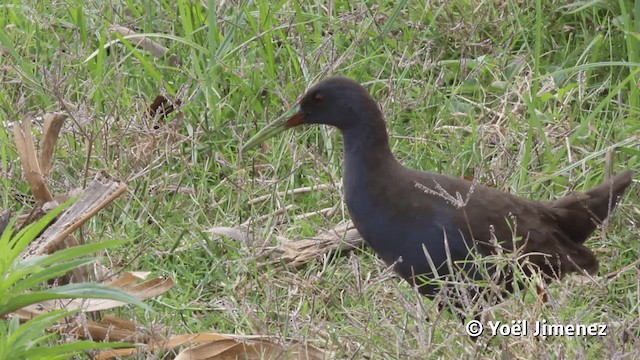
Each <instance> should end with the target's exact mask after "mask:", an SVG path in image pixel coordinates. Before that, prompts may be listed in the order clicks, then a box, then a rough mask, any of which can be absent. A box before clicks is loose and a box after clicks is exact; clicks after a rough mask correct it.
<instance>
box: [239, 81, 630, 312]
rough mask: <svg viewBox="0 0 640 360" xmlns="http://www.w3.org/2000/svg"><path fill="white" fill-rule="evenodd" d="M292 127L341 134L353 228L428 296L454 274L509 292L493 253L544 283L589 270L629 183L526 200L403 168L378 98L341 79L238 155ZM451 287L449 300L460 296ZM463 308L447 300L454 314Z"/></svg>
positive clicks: (621, 178)
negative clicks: (602, 228)
mask: <svg viewBox="0 0 640 360" xmlns="http://www.w3.org/2000/svg"><path fill="white" fill-rule="evenodd" d="M301 124H325V125H331V126H335V127H337V128H338V129H340V130H341V131H342V134H343V140H344V175H343V183H344V197H345V202H346V204H347V207H348V209H349V214H350V215H351V219H352V220H353V223H354V224H355V226H356V228H357V229H358V232H360V234H361V235H362V237H363V239H364V240H365V241H366V243H367V244H368V245H369V246H370V247H371V248H373V250H374V251H375V252H376V253H377V254H378V255H379V256H380V257H381V258H382V259H383V260H384V261H385V262H386V263H387V264H389V265H393V266H394V269H395V271H396V272H397V273H398V274H399V275H400V276H401V277H402V278H404V279H405V280H406V281H408V282H409V283H410V284H412V285H416V286H417V287H418V289H419V291H420V292H421V293H422V294H424V295H427V296H429V297H432V298H433V297H434V296H435V295H436V294H437V293H438V291H439V290H440V289H442V288H449V286H444V287H443V286H442V284H444V283H445V282H443V280H445V281H449V282H451V279H452V278H453V277H454V276H459V275H463V278H465V279H466V280H470V281H467V283H482V282H483V281H482V280H483V279H484V280H487V279H488V278H489V279H490V280H491V281H492V282H493V283H495V282H496V281H499V282H502V283H501V288H502V289H504V291H505V292H506V293H508V292H510V291H512V290H513V289H512V286H513V284H512V281H510V279H512V278H513V274H510V273H509V271H510V270H505V269H502V270H497V269H498V266H496V263H495V262H494V263H493V265H492V264H491V261H490V259H489V258H492V257H491V255H492V254H496V253H498V252H503V253H513V252H514V251H519V253H520V254H523V255H524V256H521V257H519V258H518V259H519V262H518V263H522V264H525V259H526V260H528V262H527V263H528V264H529V265H527V266H522V270H523V271H524V274H525V276H531V275H532V274H533V273H539V274H542V275H543V278H544V279H545V280H546V281H547V282H549V281H551V280H553V279H561V278H562V277H563V276H565V275H567V274H569V273H573V272H578V273H583V272H586V273H589V274H593V273H595V272H597V270H598V260H597V259H596V257H595V255H594V254H593V252H592V251H591V250H590V249H589V248H587V247H586V246H584V242H585V240H587V238H588V237H589V236H590V235H591V233H592V232H593V231H594V230H595V229H596V228H597V227H598V226H599V225H601V224H602V222H603V221H604V220H605V219H606V218H607V216H608V215H609V214H610V213H611V211H612V210H613V209H614V207H615V205H616V203H617V202H618V200H619V199H620V197H621V196H622V195H623V193H624V191H625V190H626V188H627V187H628V186H629V185H630V184H631V182H632V175H633V174H632V172H631V171H626V172H624V173H622V174H619V175H617V176H615V177H613V178H612V179H610V180H607V181H605V182H604V183H602V184H601V185H599V186H596V187H594V188H592V189H591V190H589V191H587V192H584V193H580V192H576V193H571V194H569V195H567V196H564V197H562V198H560V199H558V200H556V201H553V202H534V201H529V200H525V199H521V198H518V197H516V196H513V195H511V194H507V193H504V192H501V191H499V190H497V189H494V188H491V187H486V186H482V185H479V184H474V183H472V182H469V181H467V180H464V179H461V178H457V177H451V176H446V175H441V174H435V173H431V172H420V171H416V170H412V169H407V168H406V167H404V166H402V165H401V164H400V163H398V161H396V159H395V158H394V157H393V154H392V153H391V150H390V148H389V137H388V135H387V129H386V126H385V122H384V117H383V115H382V112H381V110H380V107H379V106H378V104H377V102H376V101H375V100H374V98H373V97H371V95H369V94H368V93H367V91H366V90H365V89H364V88H363V87H362V86H361V85H360V84H358V83H357V82H355V81H353V80H351V79H348V78H344V77H333V78H329V79H327V80H325V81H322V82H320V83H318V84H317V85H315V86H314V87H312V88H311V89H310V90H309V91H308V92H307V93H306V94H305V95H304V97H303V98H302V99H301V100H300V106H299V109H298V110H297V112H296V113H295V114H294V115H293V116H291V117H283V118H282V119H281V120H278V121H276V122H274V123H273V124H271V125H269V126H268V127H266V128H265V129H263V130H262V131H260V132H259V133H258V134H256V135H255V136H254V137H253V138H252V139H251V140H249V142H248V143H247V144H246V145H245V146H244V147H243V148H242V149H241V153H242V152H244V151H245V150H247V149H249V148H251V147H254V146H255V145H257V144H259V143H261V142H263V141H264V140H266V139H268V138H270V137H272V136H274V135H276V134H278V133H280V132H282V131H284V130H286V129H289V128H291V127H294V126H297V125H301ZM474 254H475V255H474ZM480 257H481V258H482V259H483V260H482V261H469V260H470V259H474V258H480ZM493 258H495V257H493ZM438 280H439V281H438ZM484 283H487V282H486V281H484ZM456 291H458V292H457V295H455V296H454V297H456V296H457V297H460V296H461V295H460V292H459V290H456ZM466 294H467V295H468V296H469V297H471V298H474V299H477V297H478V296H479V294H480V292H479V290H478V287H474V286H471V287H469V290H468V291H467V292H466ZM485 295H486V294H485ZM500 298H501V297H500ZM494 299H495V297H494ZM494 301H497V300H494ZM463 303H465V304H466V302H464V301H462V300H460V299H459V298H458V299H456V300H453V304H454V305H456V307H458V308H461V307H462V304H463ZM467 315H469V314H467ZM462 316H464V315H462Z"/></svg>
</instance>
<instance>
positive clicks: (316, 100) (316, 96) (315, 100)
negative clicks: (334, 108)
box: [311, 92, 324, 104]
mask: <svg viewBox="0 0 640 360" xmlns="http://www.w3.org/2000/svg"><path fill="white" fill-rule="evenodd" d="M323 100H324V96H323V95H322V94H321V93H319V92H317V93H315V94H313V96H311V101H313V103H314V104H320V103H321V102H322V101H323Z"/></svg>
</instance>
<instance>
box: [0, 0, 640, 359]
mask: <svg viewBox="0 0 640 360" xmlns="http://www.w3.org/2000/svg"><path fill="white" fill-rule="evenodd" d="M638 13H640V2H638V1H635V2H634V1H626V0H620V1H613V0H603V1H566V2H565V1H554V2H547V1H541V0H538V1H535V2H526V1H475V0H474V1H465V0H453V1H433V2H420V1H406V0H405V1H395V2H394V1H367V2H350V1H343V0H337V1H331V2H323V1H315V2H314V1H282V0H281V1H265V0H255V1H250V0H246V1H241V0H236V1H221V2H220V1H215V0H212V1H208V2H192V1H185V0H177V1H165V0H159V1H140V2H137V1H123V2H101V1H89V2H84V1H9V0H5V1H4V2H3V3H2V4H0V14H1V15H0V25H1V26H0V54H1V56H0V121H1V122H2V125H3V126H2V127H0V144H1V149H0V171H1V172H2V176H0V184H1V185H0V191H1V192H2V196H1V197H0V207H1V208H3V209H6V208H9V207H13V208H14V209H19V208H21V207H23V206H30V205H32V204H31V203H30V200H29V197H28V196H27V197H25V196H24V195H28V193H29V190H28V186H27V184H26V182H25V181H24V179H23V177H22V175H21V167H20V165H19V161H18V156H17V154H16V151H15V149H14V148H13V142H12V140H11V138H12V134H11V131H10V129H11V127H10V126H9V124H10V122H12V121H20V120H21V119H22V118H23V117H25V116H32V117H34V118H35V122H36V124H37V122H38V119H39V118H40V117H41V116H42V115H43V114H44V113H46V112H58V111H63V112H66V113H68V114H69V116H70V121H69V122H68V123H67V124H66V126H65V129H64V130H63V134H62V135H61V140H60V141H59V143H58V149H57V154H56V155H57V157H56V163H55V165H54V169H53V171H52V178H51V179H50V186H51V188H52V189H53V190H55V191H57V192H59V193H66V192H68V191H70V190H71V189H74V188H77V187H81V186H83V185H84V184H86V183H87V181H88V179H90V178H92V176H93V174H94V173H95V172H96V171H99V170H106V171H107V172H108V173H110V174H112V175H114V176H116V177H119V178H121V179H125V180H127V181H128V183H129V185H130V190H129V192H128V194H127V195H126V196H123V197H122V198H121V199H119V200H117V201H116V202H115V204H116V205H115V206H112V207H111V208H110V209H108V210H107V211H102V212H101V213H100V214H99V215H98V216H96V217H95V218H93V219H92V220H91V221H90V224H89V225H88V226H86V227H85V229H84V231H83V234H84V235H85V236H86V241H87V242H88V243H95V242H100V241H112V240H129V241H130V243H128V244H127V246H120V247H117V248H113V249H111V250H109V252H108V255H109V259H110V261H111V266H118V267H122V268H124V269H125V270H145V271H153V272H156V273H157V274H160V275H167V276H171V277H172V278H174V280H175V281H176V286H175V287H174V288H173V289H172V291H170V292H169V293H167V294H166V295H164V296H163V297H162V298H159V299H156V300H154V301H151V302H148V303H149V306H150V307H151V308H152V309H153V310H154V312H153V313H148V312H145V313H143V312H136V310H135V309H130V310H128V311H130V312H129V313H123V314H120V315H123V316H129V317H131V318H134V319H135V320H136V321H138V322H140V323H142V324H145V325H148V326H149V327H152V326H153V324H158V323H161V324H165V325H167V326H168V327H169V328H170V329H171V330H172V331H173V332H175V333H185V332H204V331H213V332H218V333H238V334H271V335H274V336H276V337H282V338H293V339H297V340H301V341H305V342H308V343H310V344H313V345H315V346H318V347H320V348H330V349H333V350H335V351H336V358H363V357H370V358H390V359H393V358H399V359H400V358H416V359H419V358H426V357H427V356H429V357H430V358H431V357H441V358H468V357H470V356H480V357H498V356H506V357H507V358H508V357H509V356H514V357H523V358H547V357H549V358H554V357H558V358H562V357H568V358H574V357H576V358H609V357H621V358H625V357H628V358H633V357H635V356H637V354H638V352H640V345H639V343H638V342H637V339H638V335H639V333H638V330H637V328H638V326H639V323H638V318H640V316H639V314H640V308H639V307H638V284H639V282H638V271H637V264H638V262H637V261H636V260H637V257H638V253H639V252H640V243H639V242H638V241H637V240H638V227H637V226H638V225H637V224H638V222H639V220H640V203H639V202H638V185H637V183H636V184H635V185H634V186H633V188H632V189H631V190H630V191H629V195H627V196H626V197H625V199H623V200H622V201H621V203H620V209H619V211H618V212H617V213H616V215H615V216H614V218H613V220H612V222H611V224H610V225H609V226H608V227H606V228H604V229H602V231H600V232H599V233H598V235H597V236H594V237H593V238H592V239H591V240H589V245H590V246H591V247H592V248H594V249H595V250H596V252H597V253H598V254H599V258H600V259H601V266H600V275H599V276H598V277H596V278H593V279H586V280H585V279H578V278H569V279H566V280H565V281H563V282H562V283H559V284H553V285H552V286H550V288H549V292H550V301H549V303H548V304H546V305H542V304H540V303H539V302H537V300H536V299H535V297H534V296H531V294H530V292H529V291H523V293H522V294H518V295H517V296H514V297H512V298H511V300H509V301H507V302H506V303H504V304H502V305H500V306H498V307H495V308H492V309H490V310H489V315H490V317H492V318H494V319H497V320H501V321H505V322H510V321H511V320H519V319H528V320H530V321H535V320H542V319H544V320H547V322H548V323H552V324H564V323H580V324H590V323H606V324H609V330H610V331H609V333H608V335H607V336H605V337H589V336H586V337H549V338H547V339H544V340H540V339H536V338H535V337H532V336H526V337H508V336H498V337H496V338H495V339H492V340H489V339H486V340H485V341H480V342H479V343H476V344H474V343H472V342H470V341H469V339H468V337H467V336H466V335H465V334H464V332H465V330H464V327H463V326H462V325H461V324H460V322H459V321H458V320H457V319H456V318H455V317H453V316H449V315H447V314H440V313H438V312H437V310H436V309H434V306H433V303H432V302H430V301H428V300H426V299H422V298H420V297H418V296H416V294H415V292H414V290H413V289H411V288H410V287H409V286H408V285H406V284H405V283H402V282H400V281H398V279H396V278H395V276H393V273H392V272H391V271H390V270H389V269H387V268H386V267H385V266H384V264H383V263H382V262H381V261H380V260H378V259H377V258H376V257H375V255H374V254H373V253H372V252H371V251H370V250H369V249H366V248H362V249H358V250H356V251H355V252H354V253H353V254H351V255H349V256H333V254H329V255H327V256H325V257H322V258H321V259H319V260H318V261H316V262H312V263H310V264H308V265H307V266H305V267H303V268H301V269H292V268H289V267H288V266H286V264H283V263H275V264H269V265H264V264H265V263H266V261H265V259H264V258H263V257H262V256H261V254H262V253H263V252H264V249H263V247H262V245H263V243H265V242H266V244H269V245H274V244H277V243H278V242H279V238H278V236H281V237H286V238H288V239H299V238H302V237H306V236H311V235H313V234H315V233H316V232H317V231H318V230H320V229H322V228H330V227H332V226H333V225H335V224H337V223H339V222H341V221H343V220H346V219H348V214H347V211H346V208H345V206H344V203H343V202H342V199H341V192H340V187H341V180H340V179H341V173H342V163H341V147H342V142H341V138H340V136H339V135H338V134H337V133H336V131H335V130H334V129H330V128H324V127H313V128H307V129H305V130H298V131H291V132H288V133H286V134H283V135H281V136H280V137H278V138H277V139H274V140H272V141H270V142H269V143H268V144H267V145H266V146H264V147H263V148H262V151H259V152H255V153H252V154H250V156H249V157H246V156H245V159H242V161H240V159H238V149H239V148H240V146H241V145H242V143H243V142H244V141H246V140H248V139H249V137H250V136H251V135H253V134H255V132H256V131H257V130H258V129H259V128H261V127H263V126H264V125H265V124H267V123H269V122H270V121H272V120H273V119H275V118H276V117H277V116H279V115H280V114H282V113H283V112H285V111H286V110H288V109H290V108H292V107H294V106H295V101H296V99H297V98H298V97H299V96H300V95H301V94H302V93H303V92H304V90H305V89H306V88H308V87H309V86H310V85H312V84H314V83H315V82H317V81H318V80H320V79H323V78H326V77H327V76H330V75H334V74H340V75H345V76H349V77H352V78H354V79H357V80H358V81H360V82H361V83H363V84H365V86H366V87H367V88H368V89H369V91H370V92H371V94H373V96H374V97H375V98H376V99H378V100H379V101H380V104H381V106H382V108H383V109H384V112H385V114H386V115H387V122H388V126H389V131H390V134H391V135H392V137H391V142H392V144H391V146H392V149H393V151H394V153H395V154H396V155H397V157H398V158H399V159H400V160H401V162H402V163H404V164H405V165H407V166H409V167H413V168H417V169H423V170H427V169H428V170H433V171H438V172H442V173H447V174H451V175H456V176H473V177H474V178H476V179H478V180H479V181H480V182H482V183H485V184H489V185H491V186H495V187H497V188H499V189H502V190H504V191H508V192H512V193H516V194H519V195H521V196H525V197H529V198H531V199H536V200H551V199H554V198H556V197H558V196H561V195H563V194H566V193H567V192H569V191H571V190H574V189H575V190H584V189H587V188H589V187H590V186H593V185H595V184H597V183H599V182H600V181H602V179H603V176H604V173H605V172H606V171H612V172H614V173H617V172H620V171H622V170H623V169H635V170H636V171H638V170H640V147H639V144H640V138H639V134H640V121H638V117H639V114H638V112H639V111H640V90H639V88H638V83H639V81H640V76H639V73H640V40H639V37H638V34H640V22H639V21H638V20H637V14H638ZM113 25H119V26H124V27H127V28H129V29H131V30H133V31H136V32H137V33H139V34H144V35H145V36H147V37H148V38H149V39H150V40H153V41H156V42H158V43H161V44H162V45H164V46H165V47H167V48H168V49H169V53H170V56H166V57H164V58H155V57H154V56H153V55H152V54H151V53H150V52H148V51H146V50H143V49H141V48H139V47H137V46H136V43H135V39H133V38H131V37H128V36H126V35H124V36H123V35H121V34H118V33H116V32H114V31H113ZM160 94H162V95H164V96H165V97H166V98H168V99H169V100H170V101H171V102H173V103H174V105H176V106H177V105H179V110H180V111H178V112H173V113H171V114H170V115H168V116H167V117H163V116H157V117H150V116H148V108H149V105H150V104H151V103H152V102H153V100H154V99H155V98H156V96H157V95H160ZM317 184H326V185H329V186H328V187H325V188H323V189H321V190H317V191H311V192H306V193H303V194H296V195H291V194H287V195H282V192H283V191H287V190H292V189H296V188H300V187H305V186H311V185H317ZM262 195H270V196H268V197H267V200H265V201H262V202H258V203H250V201H251V200H252V199H256V198H257V197H259V196H262ZM320 210H322V211H320ZM243 223H246V224H250V226H251V229H252V232H253V233H254V235H255V240H254V241H253V242H252V243H250V244H244V243H241V242H237V241H234V240H231V239H227V238H222V237H219V236H217V235H215V236H214V235H212V234H211V233H208V232H206V230H207V229H209V228H211V227H214V226H238V225H240V224H243ZM578 280H580V281H578ZM123 311H126V310H123ZM427 316H429V317H430V320H429V321H425V318H426V317H427ZM3 326H8V325H3ZM49 341H51V342H55V341H58V340H56V339H55V338H52V339H49ZM486 342H489V344H488V345H486V346H485V343H486ZM554 354H557V355H554Z"/></svg>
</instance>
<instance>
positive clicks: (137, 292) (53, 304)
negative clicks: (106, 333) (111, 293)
mask: <svg viewBox="0 0 640 360" xmlns="http://www.w3.org/2000/svg"><path fill="white" fill-rule="evenodd" d="M141 280H144V278H142V277H140V276H138V275H136V273H126V274H124V275H123V276H121V277H119V278H117V279H116V280H113V281H111V282H109V283H106V284H105V285H108V286H111V287H114V288H119V289H121V290H123V291H125V292H127V293H129V294H130V295H132V296H134V297H135V298H136V299H139V300H145V299H149V298H152V297H156V296H159V295H162V294H164V293H166V292H167V291H169V290H170V289H171V288H172V287H173V285H174V283H173V280H172V279H171V278H154V279H151V280H146V281H143V282H141V283H140V282H139V281H141ZM122 305H125V303H122V302H120V301H115V300H108V299H72V300H64V301H43V302H40V303H37V304H33V305H29V306H27V307H24V308H22V309H20V310H18V311H16V314H17V315H18V316H19V317H20V318H21V319H25V320H28V319H31V318H33V317H34V316H37V315H40V314H44V313H48V312H51V311H54V310H58V309H62V308H65V309H70V310H72V309H82V311H84V312H92V311H100V310H106V309H112V308H115V307H119V306H122Z"/></svg>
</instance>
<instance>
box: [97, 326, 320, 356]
mask: <svg viewBox="0 0 640 360" xmlns="http://www.w3.org/2000/svg"><path fill="white" fill-rule="evenodd" d="M193 344H200V345H197V346H194V347H190V348H187V349H185V350H183V351H182V352H180V353H179V354H178V356H177V357H176V358H175V359H176V360H185V359H190V360H193V359H301V360H302V359H305V360H316V359H327V358H331V353H330V352H327V351H324V350H322V349H319V348H316V347H314V346H311V345H306V344H302V343H300V342H297V341H289V342H287V343H286V344H282V343H281V342H280V341H277V340H275V339H273V338H271V337H269V336H263V335H234V334H217V333H199V334H183V335H176V336H173V337H171V338H170V339H169V340H167V341H165V342H164V343H158V344H150V345H147V346H146V347H138V348H127V349H115V350H108V351H104V352H102V353H100V354H98V356H97V359H112V358H115V357H122V356H130V355H134V354H136V353H149V352H153V351H155V350H159V349H162V350H170V349H173V348H177V347H180V346H189V345H193Z"/></svg>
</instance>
